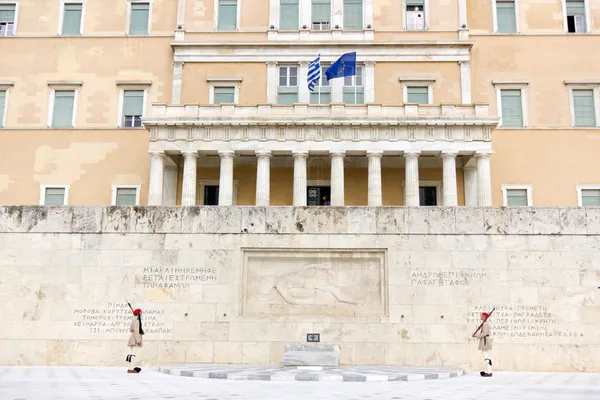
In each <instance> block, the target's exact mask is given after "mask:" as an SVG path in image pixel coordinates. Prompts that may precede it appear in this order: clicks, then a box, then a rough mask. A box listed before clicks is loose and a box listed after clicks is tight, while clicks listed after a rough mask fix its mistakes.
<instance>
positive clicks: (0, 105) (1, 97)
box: [0, 90, 8, 128]
mask: <svg viewBox="0 0 600 400" xmlns="http://www.w3.org/2000/svg"><path fill="white" fill-rule="evenodd" d="M7 103H8V91H7V90H0V128H4V127H5V126H6V104H7Z"/></svg>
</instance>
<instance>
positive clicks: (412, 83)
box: [400, 78, 435, 104]
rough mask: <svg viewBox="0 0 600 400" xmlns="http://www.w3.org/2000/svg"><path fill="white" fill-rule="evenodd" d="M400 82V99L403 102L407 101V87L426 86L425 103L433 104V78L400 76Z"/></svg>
mask: <svg viewBox="0 0 600 400" xmlns="http://www.w3.org/2000/svg"><path fill="white" fill-rule="evenodd" d="M400 81H401V82H402V101H403V102H404V104H406V103H407V102H408V88H409V87H423V86H427V104H433V85H434V84H435V78H430V79H427V78H422V79H421V80H419V79H418V78H415V79H412V78H408V79H407V78H404V79H403V78H400Z"/></svg>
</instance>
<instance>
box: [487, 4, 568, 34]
mask: <svg viewBox="0 0 600 400" xmlns="http://www.w3.org/2000/svg"><path fill="white" fill-rule="evenodd" d="M519 1H520V0H513V2H514V3H515V25H516V28H517V29H516V30H517V31H516V32H515V33H500V35H517V34H520V33H521V24H520V23H519V22H520V21H519V12H520V9H521V7H520V4H519ZM502 2H503V1H502V0H492V15H493V21H494V33H498V9H497V8H496V7H497V6H496V3H502ZM566 18H567V17H565V20H566Z"/></svg>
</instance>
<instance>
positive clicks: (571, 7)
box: [566, 0, 587, 33]
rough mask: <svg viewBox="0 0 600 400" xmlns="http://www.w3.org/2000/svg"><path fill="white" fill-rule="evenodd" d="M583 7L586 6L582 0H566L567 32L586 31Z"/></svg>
mask: <svg viewBox="0 0 600 400" xmlns="http://www.w3.org/2000/svg"><path fill="white" fill-rule="evenodd" d="M585 9H586V7H585V1H584V0H566V11H567V32H570V33H585V32H587V26H586V25H587V24H586V10H585Z"/></svg>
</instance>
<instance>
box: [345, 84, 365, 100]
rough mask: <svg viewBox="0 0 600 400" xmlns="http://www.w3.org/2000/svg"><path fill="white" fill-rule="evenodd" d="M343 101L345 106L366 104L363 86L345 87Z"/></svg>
mask: <svg viewBox="0 0 600 400" xmlns="http://www.w3.org/2000/svg"><path fill="white" fill-rule="evenodd" d="M343 101H344V104H365V89H364V88H363V87H362V86H360V87H356V88H355V87H354V86H346V87H344V95H343Z"/></svg>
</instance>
